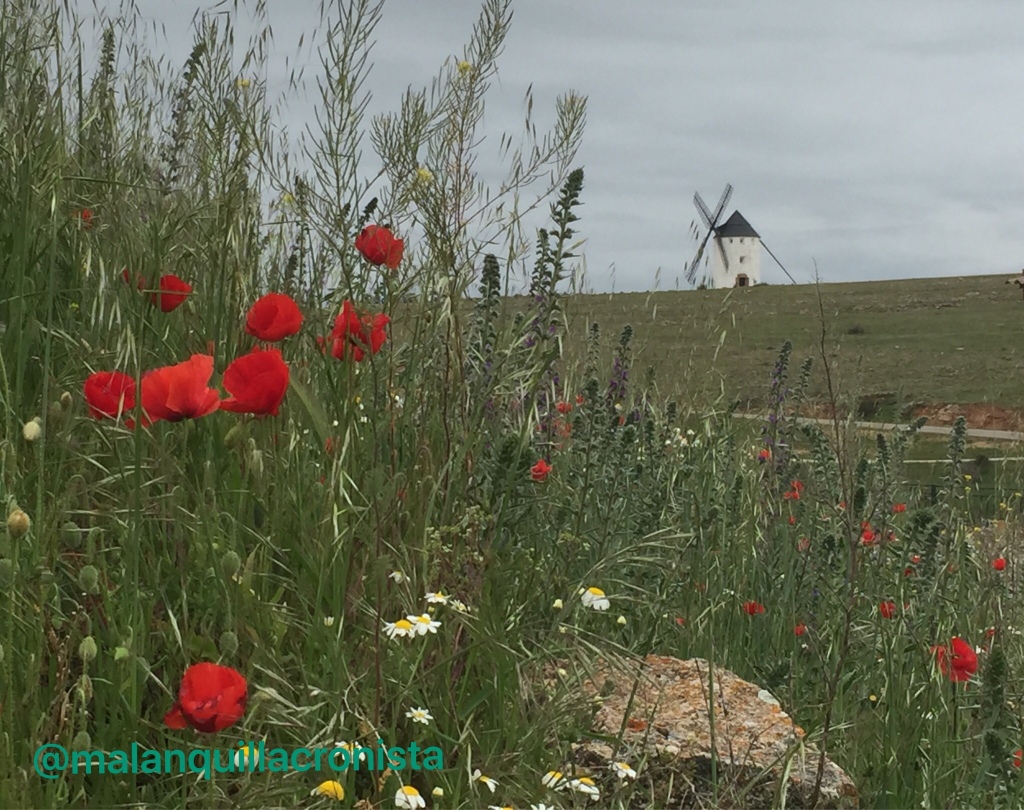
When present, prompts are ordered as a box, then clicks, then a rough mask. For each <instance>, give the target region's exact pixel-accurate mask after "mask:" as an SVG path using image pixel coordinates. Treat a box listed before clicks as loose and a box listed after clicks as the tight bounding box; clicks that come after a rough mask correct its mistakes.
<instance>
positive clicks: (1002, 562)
mask: <svg viewBox="0 0 1024 810" xmlns="http://www.w3.org/2000/svg"><path fill="white" fill-rule="evenodd" d="M992 567H993V568H994V569H995V570H996V571H1005V570H1006V558H1005V557H996V558H995V559H994V560H992Z"/></svg>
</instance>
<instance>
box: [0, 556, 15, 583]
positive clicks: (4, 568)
mask: <svg viewBox="0 0 1024 810" xmlns="http://www.w3.org/2000/svg"><path fill="white" fill-rule="evenodd" d="M14 573H15V571H14V560H10V559H3V560H0V589H2V590H7V589H8V588H10V587H11V585H13V584H14Z"/></svg>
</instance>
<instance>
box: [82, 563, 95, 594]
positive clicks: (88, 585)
mask: <svg viewBox="0 0 1024 810" xmlns="http://www.w3.org/2000/svg"><path fill="white" fill-rule="evenodd" d="M78 584H79V585H81V586H82V590H83V591H85V592H86V593H91V594H97V593H99V592H100V572H99V571H97V570H96V566H95V565H87V566H85V567H84V568H82V570H81V571H79V572H78Z"/></svg>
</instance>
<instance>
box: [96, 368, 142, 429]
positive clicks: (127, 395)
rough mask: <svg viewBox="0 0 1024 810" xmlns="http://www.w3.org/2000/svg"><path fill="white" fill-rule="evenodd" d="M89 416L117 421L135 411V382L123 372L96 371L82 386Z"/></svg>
mask: <svg viewBox="0 0 1024 810" xmlns="http://www.w3.org/2000/svg"><path fill="white" fill-rule="evenodd" d="M83 393H84V394H85V401H86V403H87V404H88V405H89V414H90V415H91V416H92V417H93V418H95V419H102V418H103V417H109V418H111V419H117V417H118V416H120V415H121V414H123V413H130V412H131V411H133V410H134V409H135V380H134V379H133V378H131V377H129V376H128V375H127V374H125V373H124V372H123V371H97V372H95V373H93V374H90V375H89V376H88V377H86V378H85V385H84V386H83Z"/></svg>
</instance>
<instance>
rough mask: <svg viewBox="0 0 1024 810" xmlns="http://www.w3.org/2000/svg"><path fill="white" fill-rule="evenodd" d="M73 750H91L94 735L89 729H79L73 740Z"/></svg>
mask: <svg viewBox="0 0 1024 810" xmlns="http://www.w3.org/2000/svg"><path fill="white" fill-rule="evenodd" d="M71 750H72V751H91V750H92V737H90V736H89V732H88V731H79V732H78V733H77V734H76V735H75V738H74V739H73V740H72V741H71Z"/></svg>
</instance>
